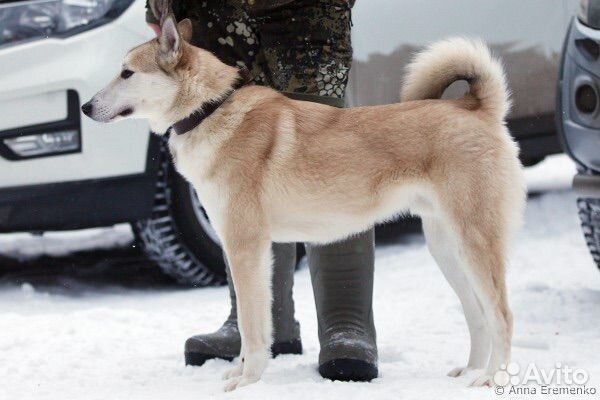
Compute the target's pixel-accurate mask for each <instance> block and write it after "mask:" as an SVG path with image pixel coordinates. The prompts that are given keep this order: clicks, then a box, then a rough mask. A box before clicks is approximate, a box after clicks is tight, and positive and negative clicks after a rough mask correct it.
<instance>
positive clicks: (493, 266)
mask: <svg viewBox="0 0 600 400" xmlns="http://www.w3.org/2000/svg"><path fill="white" fill-rule="evenodd" d="M471 211H472V210H471ZM472 212H473V213H476V211H472ZM476 221H477V223H471V222H473V220H471V221H469V220H463V221H462V224H456V225H454V226H455V227H456V232H457V243H458V246H457V248H458V250H459V252H460V253H462V254H461V259H462V260H463V262H462V263H461V265H462V266H463V267H464V272H465V275H466V277H467V279H468V280H469V282H470V283H471V286H472V288H473V291H474V293H475V295H476V296H477V299H478V300H479V303H480V304H481V308H482V310H483V315H484V317H485V321H486V322H487V326H488V331H489V334H490V338H491V343H492V354H491V357H490V360H489V361H488V365H487V368H486V371H485V374H484V375H483V376H481V377H480V378H478V379H476V380H475V381H474V382H473V383H472V386H493V384H494V382H493V376H494V374H495V373H496V372H497V371H498V370H499V369H500V367H501V365H503V364H504V365H507V364H508V362H509V360H510V350H511V338H512V313H511V312H510V309H509V307H508V301H507V292H506V282H505V262H506V259H505V257H506V255H505V251H506V250H505V240H506V237H505V234H504V232H502V222H501V221H498V222H496V223H495V222H491V223H487V224H486V221H493V218H489V216H487V218H486V217H484V216H481V218H477V219H476Z"/></svg>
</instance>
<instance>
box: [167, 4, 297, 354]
mask: <svg viewBox="0 0 600 400" xmlns="http://www.w3.org/2000/svg"><path fill="white" fill-rule="evenodd" d="M174 12H175V16H176V18H177V19H178V20H181V19H183V18H190V19H191V20H192V25H193V29H194V34H193V39H192V43H193V44H194V45H196V46H199V47H202V48H204V49H207V50H210V51H212V52H213V53H215V54H216V55H217V56H218V57H219V58H220V59H221V60H222V61H224V62H225V63H227V64H230V65H237V66H240V67H242V66H245V67H247V68H249V69H251V70H252V71H253V72H254V73H256V74H259V73H260V65H259V64H260V63H257V62H256V54H257V53H258V47H259V43H258V38H257V36H256V35H255V33H254V22H253V19H252V18H250V16H249V15H248V14H247V13H246V12H245V11H244V9H243V7H241V2H240V1H239V0H227V1H224V0H208V1H198V2H184V1H175V2H174ZM273 255H274V263H273V275H272V281H273V284H272V287H273V306H272V310H273V328H274V330H273V335H274V338H273V339H274V342H273V346H272V353H273V355H274V356H276V355H278V354H300V353H302V343H301V341H300V326H299V324H298V322H297V321H296V320H295V319H294V301H293V299H292V287H293V285H294V270H295V267H296V244H295V243H285V244H275V245H273ZM227 277H228V282H229V294H230V301H231V311H230V313H229V317H228V318H227V320H226V321H225V323H224V324H223V326H221V328H219V329H218V330H217V331H216V332H213V333H209V334H201V335H196V336H192V337H191V338H189V339H188V340H187V341H186V343H185V362H186V364H189V365H202V364H204V362H205V361H206V360H208V359H212V358H223V359H229V360H231V359H233V358H235V357H237V356H238V355H239V354H240V345H241V341H240V334H239V331H238V326H237V310H236V297H235V290H234V287H233V283H232V282H231V279H230V277H229V268H227Z"/></svg>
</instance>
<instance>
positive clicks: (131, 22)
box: [0, 0, 152, 188]
mask: <svg viewBox="0 0 600 400" xmlns="http://www.w3.org/2000/svg"><path fill="white" fill-rule="evenodd" d="M151 35H152V33H151V31H150V30H149V29H148V28H147V27H146V26H145V23H144V1H143V0H138V1H136V2H135V3H134V4H133V5H132V6H131V7H130V8H129V9H127V10H126V11H125V12H124V13H123V14H122V15H121V16H120V17H118V18H117V19H116V20H114V21H111V22H110V23H108V24H106V25H103V26H100V27H97V28H94V29H91V30H89V31H86V32H82V33H79V34H76V35H74V36H70V37H66V38H50V39H41V40H36V41H31V42H27V43H23V44H17V45H15V46H9V47H2V48H0V137H2V136H4V137H6V135H14V134H15V132H16V133H17V134H19V131H20V130H22V131H23V132H29V131H30V130H31V129H33V130H34V131H35V130H36V129H39V131H40V133H43V132H44V129H45V127H47V126H48V125H51V124H55V123H57V122H60V121H63V120H64V119H65V118H67V114H68V112H67V111H68V107H67V103H68V102H67V97H68V95H67V94H68V93H73V92H74V93H75V94H76V96H77V102H78V103H80V102H82V101H85V100H87V99H88V98H90V97H91V96H92V95H93V94H94V93H95V92H97V91H98V90H99V89H101V88H102V86H104V85H105V84H106V82H108V81H109V80H110V79H112V77H113V76H114V75H115V74H116V73H117V71H118V68H119V65H120V64H121V60H122V57H123V56H124V55H125V54H126V52H127V51H128V50H129V49H131V48H132V47H134V46H135V45H138V44H139V43H141V42H143V41H145V40H148V39H149V38H150V37H151ZM77 124H79V130H80V134H81V149H80V150H79V151H76V152H72V153H71V154H66V155H60V156H58V157H57V156H53V157H43V158H39V157H38V158H34V159H25V160H15V159H10V157H9V156H7V155H6V153H5V154H0V188H15V187H22V186H27V185H43V184H50V183H59V182H60V183H62V182H73V181H87V180H94V179H105V178H115V177H119V176H129V175H136V174H143V173H144V172H145V168H146V156H147V148H148V143H149V128H148V125H147V123H146V122H142V121H122V122H119V123H116V124H111V125H103V124H99V123H97V122H94V121H92V120H90V119H88V118H80V119H79V121H77Z"/></svg>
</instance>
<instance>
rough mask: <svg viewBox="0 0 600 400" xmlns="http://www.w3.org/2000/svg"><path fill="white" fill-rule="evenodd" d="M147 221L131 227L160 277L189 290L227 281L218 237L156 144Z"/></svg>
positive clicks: (164, 149)
mask: <svg viewBox="0 0 600 400" xmlns="http://www.w3.org/2000/svg"><path fill="white" fill-rule="evenodd" d="M159 157H160V162H159V170H158V177H157V182H156V192H155V195H154V207H153V212H152V217H151V218H149V219H146V220H142V221H138V222H135V223H133V224H132V226H133V231H134V233H135V236H136V239H137V242H138V244H139V245H140V247H141V248H142V249H143V250H144V252H145V253H146V255H147V256H148V257H149V258H150V259H151V260H152V261H154V262H155V263H156V264H157V265H158V266H159V267H160V268H161V269H162V271H163V272H164V273H166V274H167V275H169V276H171V277H173V278H174V279H175V280H176V281H177V282H179V283H181V284H184V285H190V286H214V285H222V284H225V283H226V282H227V280H226V276H225V262H224V259H223V251H222V249H221V243H220V241H219V238H218V236H217V234H216V232H215V231H214V229H213V228H212V227H211V225H210V221H209V220H208V217H207V215H206V213H205V212H204V209H203V208H202V205H201V204H200V202H199V201H198V197H197V196H196V193H195V191H194V189H193V187H192V185H190V184H189V183H188V182H187V181H186V180H185V179H184V178H183V177H182V176H181V175H179V173H177V171H175V168H174V167H173V163H172V162H171V159H170V156H169V154H168V150H167V145H166V138H165V139H163V140H162V143H161V152H160V155H159Z"/></svg>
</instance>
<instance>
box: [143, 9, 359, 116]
mask: <svg viewBox="0 0 600 400" xmlns="http://www.w3.org/2000/svg"><path fill="white" fill-rule="evenodd" d="M173 7H174V13H175V17H176V18H177V20H181V19H183V18H190V19H191V20H192V23H193V27H194V36H193V40H192V42H193V44H194V45H196V46H198V47H202V48H204V49H207V50H210V51H212V52H213V53H214V54H215V55H217V56H218V57H219V58H220V59H221V60H222V61H223V62H225V63H227V64H229V65H238V66H242V67H246V68H248V69H249V70H250V72H251V75H252V77H253V78H254V79H255V81H256V83H258V84H262V85H266V86H270V87H272V88H274V89H276V90H279V91H281V92H290V93H296V94H304V95H318V96H324V97H330V98H337V99H341V98H343V97H344V91H345V89H346V84H347V82H348V73H349V71H350V64H351V61H352V45H351V40H350V24H351V19H350V18H351V15H350V14H351V9H350V5H349V3H348V1H347V0H295V1H292V2H291V3H289V4H285V5H283V6H279V7H275V8H270V9H255V7H252V6H250V5H248V4H247V0H196V1H183V0H179V1H177V0H176V1H174V5H173ZM148 20H149V21H150V22H152V20H153V18H152V15H151V13H150V12H149V13H148ZM292 97H294V96H292ZM296 97H299V98H302V95H300V96H296ZM306 99H308V98H306ZM332 100H333V99H332ZM332 103H337V104H338V105H339V100H338V101H337V102H335V101H333V102H332Z"/></svg>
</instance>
